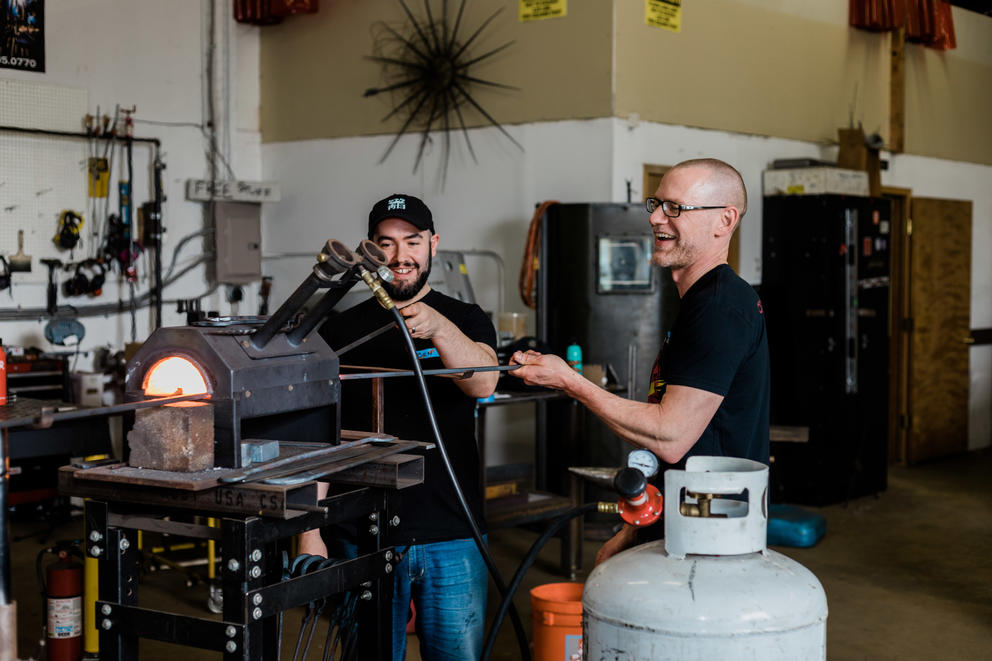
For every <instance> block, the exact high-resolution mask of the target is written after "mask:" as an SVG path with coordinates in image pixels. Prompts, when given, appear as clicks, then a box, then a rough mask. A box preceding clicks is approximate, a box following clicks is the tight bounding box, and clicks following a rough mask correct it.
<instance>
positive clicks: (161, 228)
mask: <svg viewBox="0 0 992 661" xmlns="http://www.w3.org/2000/svg"><path fill="white" fill-rule="evenodd" d="M128 119H130V116H129V117H128ZM130 164H131V161H130V155H129V159H128V166H129V167H130ZM152 169H153V174H152V181H153V187H154V198H153V199H152V201H151V203H150V204H146V205H144V208H145V209H146V212H145V233H144V237H142V238H143V239H144V240H145V244H146V245H148V246H149V247H151V248H152V249H154V251H155V262H154V270H153V273H152V290H151V296H152V307H154V308H155V328H160V327H161V326H162V234H164V233H165V225H163V224H162V201H163V199H164V197H163V195H162V170H164V169H165V162H164V161H163V160H162V157H161V154H159V151H158V148H156V149H155V161H154V163H153V164H152ZM129 176H130V175H129Z"/></svg>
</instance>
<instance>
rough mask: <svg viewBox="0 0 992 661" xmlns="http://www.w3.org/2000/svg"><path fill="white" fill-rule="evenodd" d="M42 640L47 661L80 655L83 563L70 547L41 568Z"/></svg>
mask: <svg viewBox="0 0 992 661" xmlns="http://www.w3.org/2000/svg"><path fill="white" fill-rule="evenodd" d="M44 592H45V610H46V611H47V615H48V619H47V626H46V631H47V635H46V640H45V644H46V646H47V647H48V659H49V661H79V659H81V658H82V656H83V565H82V564H81V563H79V562H77V561H76V560H75V559H74V558H73V557H72V555H71V554H70V550H69V549H67V548H65V547H63V548H59V549H58V560H57V561H55V562H53V563H52V564H50V565H48V567H47V568H46V569H45V586H44Z"/></svg>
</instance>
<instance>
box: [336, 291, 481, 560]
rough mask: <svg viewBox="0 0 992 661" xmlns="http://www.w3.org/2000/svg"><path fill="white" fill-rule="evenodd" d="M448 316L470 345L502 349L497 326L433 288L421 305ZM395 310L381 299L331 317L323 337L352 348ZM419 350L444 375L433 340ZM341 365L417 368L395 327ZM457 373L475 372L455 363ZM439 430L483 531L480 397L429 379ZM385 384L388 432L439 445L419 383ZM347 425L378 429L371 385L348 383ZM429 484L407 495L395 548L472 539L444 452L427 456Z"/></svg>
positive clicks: (423, 362)
mask: <svg viewBox="0 0 992 661" xmlns="http://www.w3.org/2000/svg"><path fill="white" fill-rule="evenodd" d="M420 302H422V303H425V304H426V305H429V306H431V307H432V308H434V309H435V310H437V311H438V312H439V313H441V314H442V315H444V316H445V317H447V318H448V319H449V320H450V321H451V322H452V323H454V324H455V326H457V327H458V328H459V330H461V332H462V333H464V334H465V335H466V336H467V337H468V338H469V339H471V340H473V341H475V342H482V343H484V344H488V345H489V346H491V347H493V348H494V349H495V348H496V331H495V329H494V328H493V324H492V322H491V321H490V320H489V317H487V316H486V314H485V312H483V311H482V308H480V307H479V306H478V305H474V304H467V303H463V302H462V301H459V300H456V299H454V298H451V297H450V296H446V295H444V294H441V293H440V292H437V291H434V290H431V291H429V292H428V293H427V295H426V296H424V297H423V298H422V299H420ZM393 321H394V317H393V315H392V313H391V312H387V311H386V310H384V309H383V308H382V307H381V306H380V305H379V304H378V303H377V302H376V301H375V299H369V300H368V301H365V302H363V303H359V304H358V305H356V306H355V307H353V308H351V309H349V310H346V311H345V312H342V313H340V314H338V315H333V316H331V317H329V318H328V320H327V321H326V322H325V323H324V325H323V326H322V327H321V329H320V334H321V336H322V337H323V338H324V339H325V340H326V341H327V343H328V344H329V345H330V346H331V348H332V349H335V350H336V349H340V348H343V347H345V346H346V345H348V344H350V343H351V342H353V341H355V340H357V339H358V338H361V337H362V336H364V335H366V334H368V333H371V332H372V331H375V330H378V329H379V328H382V327H383V326H385V325H386V324H389V323H392V322H393ZM414 346H415V348H416V350H417V354H418V357H419V360H420V366H421V367H422V368H423V369H425V370H428V369H441V368H444V367H445V366H444V364H443V363H442V362H441V359H440V358H439V357H438V354H437V349H436V348H435V347H434V343H433V342H432V341H431V340H423V339H416V338H415V339H414ZM340 360H341V364H342V365H359V366H368V367H389V368H394V369H412V364H411V359H410V355H409V354H408V353H407V349H406V344H405V342H404V341H403V339H402V337H400V335H399V330H397V329H395V328H393V329H390V330H389V331H387V332H385V333H382V334H381V335H379V336H378V337H375V338H374V339H372V340H370V341H368V342H366V343H364V344H362V345H359V346H358V347H355V348H354V349H351V350H350V351H348V352H347V353H345V354H343V355H341V356H340ZM452 367H469V366H468V365H452ZM426 380H427V389H428V391H429V393H430V396H431V402H432V404H433V407H434V412H435V414H436V416H437V422H438V427H439V428H440V430H441V436H442V438H443V439H444V442H445V447H446V448H447V451H448V456H449V458H450V459H451V463H452V465H453V467H454V470H455V474H456V475H457V477H458V480H459V483H460V485H461V487H462V491H463V492H464V494H465V498H466V500H467V501H468V503H469V507H470V509H471V510H472V512H473V514H474V515H475V518H476V520H477V521H478V522H479V524H480V526H482V525H483V524H484V519H483V518H482V486H481V485H480V484H479V477H480V470H479V450H478V444H477V441H476V438H475V399H474V398H472V397H469V396H468V395H466V394H465V393H463V392H462V391H461V390H460V389H459V388H458V386H457V385H455V381H454V380H453V379H451V378H443V377H436V376H435V377H431V376H428V377H426ZM383 384H384V386H385V400H384V408H385V432H386V433H387V434H392V435H393V436H396V437H398V438H400V439H404V440H414V441H426V442H429V443H433V442H434V437H433V435H432V434H431V429H430V426H429V424H428V421H427V411H426V409H425V408H424V401H423V398H422V396H421V394H420V390H419V389H418V387H417V382H416V379H415V378H414V377H412V376H411V377H396V378H388V379H383ZM341 426H342V428H344V429H354V430H359V431H361V430H369V429H371V428H372V397H371V381H345V382H344V383H343V384H342V394H341ZM423 455H424V482H423V484H420V485H417V486H413V487H408V488H406V489H403V490H402V491H401V492H400V493H401V494H402V498H401V499H400V511H399V512H398V514H399V516H400V526H399V529H398V530H396V531H395V532H394V533H393V534H391V535H390V537H389V539H388V542H389V543H390V544H412V543H418V544H424V543H428V542H439V541H446V540H451V539H461V538H466V537H471V534H472V533H471V529H470V528H469V526H468V523H466V521H465V516H464V514H463V513H462V511H461V508H460V507H459V505H458V500H457V497H456V496H455V492H454V488H453V487H452V486H451V480H450V479H449V477H448V475H447V473H446V471H445V470H444V463H443V461H442V460H441V453H440V452H439V451H438V450H437V449H433V450H426V451H423Z"/></svg>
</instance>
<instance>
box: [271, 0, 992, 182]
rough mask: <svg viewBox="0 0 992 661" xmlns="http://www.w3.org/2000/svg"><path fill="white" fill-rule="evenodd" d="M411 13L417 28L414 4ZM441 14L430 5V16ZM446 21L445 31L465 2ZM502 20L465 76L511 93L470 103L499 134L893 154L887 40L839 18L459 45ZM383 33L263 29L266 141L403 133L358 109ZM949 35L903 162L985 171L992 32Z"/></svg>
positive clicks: (328, 24)
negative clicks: (731, 138)
mask: <svg viewBox="0 0 992 661" xmlns="http://www.w3.org/2000/svg"><path fill="white" fill-rule="evenodd" d="M408 4H409V6H411V7H412V8H413V10H414V12H415V13H416V15H417V16H418V17H420V16H422V15H423V2H422V0H408ZM440 4H441V3H440V2H438V0H432V7H434V8H435V11H438V10H439V8H440ZM448 5H449V13H450V14H451V15H452V17H453V15H454V11H455V9H456V8H457V6H458V0H449V2H448ZM500 6H502V7H504V11H503V13H502V14H501V15H500V16H499V17H497V18H496V19H495V20H494V21H493V23H492V24H491V26H490V27H489V28H488V29H487V30H486V32H485V33H484V38H483V39H482V40H481V41H480V42H479V43H478V44H477V45H475V46H473V48H472V50H473V51H474V52H475V53H476V54H481V53H483V52H485V51H486V50H489V49H491V48H494V47H496V46H499V45H501V44H503V43H504V42H506V41H509V40H515V43H514V44H513V46H511V47H510V48H509V49H508V50H507V51H506V52H505V53H501V54H500V55H497V56H496V57H495V58H493V59H492V60H491V61H489V62H487V63H485V64H482V65H480V66H479V68H478V69H476V70H474V71H473V74H474V75H478V76H479V77H482V78H486V79H490V80H494V81H497V82H501V83H506V84H510V85H515V86H517V87H519V88H520V89H519V91H506V90H492V89H481V90H479V89H478V88H476V89H477V90H478V93H477V94H476V98H477V99H478V100H479V102H480V103H481V104H482V106H483V107H484V108H486V109H487V110H488V111H490V112H491V113H492V115H493V116H494V117H496V119H497V120H498V121H500V122H502V123H506V124H516V123H525V122H534V121H542V120H557V119H576V118H591V117H609V116H611V115H615V116H619V117H627V116H629V115H631V114H633V113H637V114H638V115H639V116H640V117H641V118H642V119H645V120H651V121H657V122H663V123H666V124H675V125H685V126H695V127H702V128H711V129H720V130H724V131H731V132H736V133H744V134H755V135H768V136H775V137H783V138H792V139H797V140H806V141H812V142H820V143H824V142H826V143H829V142H833V141H835V140H836V138H837V129H838V128H839V127H843V126H847V125H848V123H849V122H850V121H851V120H852V119H853V121H854V123H855V124H857V123H861V124H862V125H863V127H864V129H865V131H866V132H868V133H872V132H878V133H880V134H881V135H882V136H883V138H885V139H888V136H889V126H888V123H889V120H888V117H889V73H888V72H889V42H890V39H889V35H888V34H875V33H869V32H865V31H861V30H855V29H852V28H850V27H848V25H847V3H845V2H840V1H839V0H833V2H823V1H822V0H707V1H706V2H686V3H684V6H683V17H682V31H681V32H679V33H673V32H669V31H667V30H662V29H659V28H653V27H649V26H647V25H645V24H644V15H643V11H644V3H643V1H642V0H613V1H612V2H611V1H609V0H572V1H571V2H570V3H569V6H568V16H567V17H566V18H563V19H549V20H544V21H535V22H531V23H519V22H518V21H517V13H516V9H517V2H516V0H485V1H482V0H469V1H468V6H467V9H466V14H465V18H464V19H463V29H462V33H463V34H466V35H467V34H470V32H471V31H472V30H474V29H475V27H476V26H478V25H479V24H480V23H481V22H482V21H483V20H484V19H485V18H486V17H487V16H488V15H489V14H490V13H491V12H492V11H494V10H495V9H496V8H498V7H500ZM377 21H388V22H389V24H390V25H393V26H399V27H402V26H403V25H404V24H405V21H404V15H403V12H402V8H401V7H400V5H399V3H398V2H395V1H394V0H336V1H335V2H328V3H324V4H322V5H321V8H320V12H319V13H318V14H316V15H314V16H301V17H295V18H292V19H290V20H287V21H285V22H284V23H283V24H281V25H279V26H273V27H266V28H263V29H262V31H261V32H262V45H261V65H260V70H261V117H262V133H263V139H264V141H266V142H280V141H288V140H305V139H313V138H331V137H341V136H356V135H371V134H381V133H392V132H395V131H396V130H398V129H399V127H400V126H401V123H402V122H401V120H400V119H399V118H393V119H392V120H390V121H389V122H387V123H383V122H382V121H381V120H382V118H383V116H385V115H386V114H387V113H388V112H389V110H390V108H391V105H390V103H391V102H395V101H396V99H398V98H402V97H394V98H393V99H390V98H389V97H388V95H380V96H377V97H374V98H368V99H366V98H363V97H362V92H363V91H364V90H365V89H366V88H368V87H373V86H376V85H381V84H383V83H384V82H385V81H384V79H383V78H382V76H381V73H380V68H379V65H378V64H376V63H374V62H371V61H369V60H367V59H365V57H364V56H366V55H369V54H371V53H372V51H373V34H374V32H375V30H374V28H373V25H374V24H375V23H376V22H377ZM954 21H955V29H956V31H957V38H958V44H959V46H958V48H957V49H956V50H954V51H949V52H945V53H941V52H937V51H934V50H932V49H926V48H923V47H922V46H919V45H916V44H909V45H907V48H906V99H905V103H906V126H905V129H906V139H905V151H906V152H908V153H913V154H919V155H923V156H932V157H938V158H945V159H951V160H960V161H970V162H976V163H986V164H992V125H990V123H989V122H988V121H987V116H988V114H989V111H988V109H989V108H992V19H990V18H989V17H986V16H982V15H979V14H976V13H974V12H969V11H964V10H959V9H956V8H955V9H954ZM465 28H468V30H466V29H465ZM614 32H615V35H616V36H615V38H614V36H613V35H614ZM614 50H615V53H614ZM614 57H615V60H616V65H615V69H614ZM614 70H615V80H614V79H613V75H614V73H613V72H614ZM614 87H615V89H614ZM465 118H466V121H467V123H468V124H469V125H470V126H481V125H484V124H485V123H486V120H485V119H484V118H483V117H482V116H481V115H479V114H478V113H477V112H475V111H474V110H473V109H471V108H466V109H465Z"/></svg>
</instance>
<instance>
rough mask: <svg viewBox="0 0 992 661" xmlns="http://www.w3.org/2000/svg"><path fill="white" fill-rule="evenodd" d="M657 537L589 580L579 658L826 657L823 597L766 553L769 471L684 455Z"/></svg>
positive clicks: (802, 572) (801, 572)
mask: <svg viewBox="0 0 992 661" xmlns="http://www.w3.org/2000/svg"><path fill="white" fill-rule="evenodd" d="M664 500H665V502H664V520H665V524H664V525H665V539H664V540H663V541H658V542H651V543H648V544H643V545H641V546H637V547H634V548H632V549H629V550H627V551H624V552H623V553H619V554H617V555H615V556H613V557H612V558H610V559H609V560H607V561H606V562H604V563H602V564H601V565H599V566H598V567H596V569H594V570H593V572H592V573H591V574H590V575H589V578H588V580H587V581H586V586H585V591H584V593H583V596H582V609H583V614H584V618H583V648H584V649H585V650H586V658H588V659H604V658H610V659H614V658H617V659H652V660H654V661H666V660H671V661H675V660H680V661H682V660H691V659H706V660H707V661H709V660H710V659H731V658H732V659H754V660H758V659H761V660H762V661H771V660H782V661H785V660H790V661H791V660H793V659H804V660H805V659H825V658H826V641H827V600H826V595H825V594H824V592H823V587H822V586H821V585H820V582H819V581H818V580H817V578H816V576H814V575H813V573H812V572H810V571H809V570H808V569H806V568H805V567H803V566H802V565H800V564H799V563H798V562H795V561H794V560H791V559H789V558H787V557H786V556H784V555H782V554H780V553H776V552H775V551H771V550H769V549H768V548H767V547H766V545H765V544H766V535H767V526H768V467H767V466H765V465H764V464H762V463H759V462H756V461H750V460H748V459H735V458H731V457H690V458H689V460H688V461H687V462H686V469H685V470H684V471H681V470H674V469H673V470H669V471H667V472H666V473H665V497H664Z"/></svg>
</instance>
